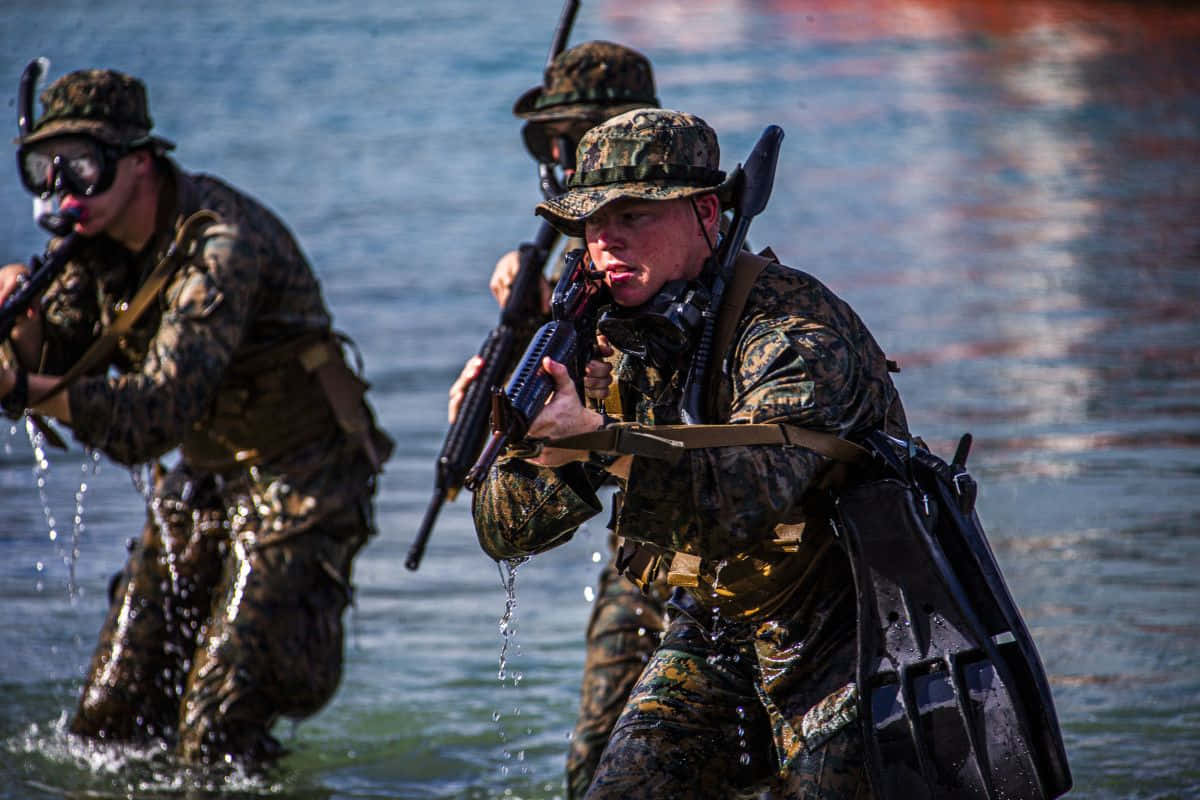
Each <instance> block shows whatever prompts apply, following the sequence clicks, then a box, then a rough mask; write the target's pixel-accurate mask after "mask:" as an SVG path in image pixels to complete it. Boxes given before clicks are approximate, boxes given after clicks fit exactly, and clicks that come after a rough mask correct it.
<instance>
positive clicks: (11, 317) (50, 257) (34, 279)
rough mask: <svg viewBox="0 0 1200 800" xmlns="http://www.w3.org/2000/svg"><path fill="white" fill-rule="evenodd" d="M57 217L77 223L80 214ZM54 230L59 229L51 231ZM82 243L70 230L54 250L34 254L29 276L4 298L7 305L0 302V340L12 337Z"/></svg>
mask: <svg viewBox="0 0 1200 800" xmlns="http://www.w3.org/2000/svg"><path fill="white" fill-rule="evenodd" d="M46 216H49V215H46ZM55 216H59V217H61V218H62V219H69V220H71V221H70V222H68V223H67V224H68V225H73V224H74V219H77V218H78V217H77V215H69V214H67V213H63V214H60V215H55ZM39 222H41V223H42V226H43V227H48V225H47V223H48V222H49V221H48V220H46V219H45V217H43V218H42V219H40V220H39ZM51 232H52V233H54V232H55V231H53V230H51ZM80 244H82V239H81V238H80V236H79V234H78V233H73V232H72V233H68V234H67V236H66V238H64V239H63V240H62V241H61V242H60V243H59V246H58V247H56V248H55V249H54V250H53V251H51V250H50V249H49V248H47V249H46V252H45V253H43V254H42V255H41V256H33V257H32V258H30V259H29V277H28V278H26V279H25V282H24V283H22V284H21V285H20V286H18V287H17V289H16V290H15V291H14V292H13V293H12V294H10V295H9V296H8V297H6V298H5V299H4V304H3V305H0V342H3V341H5V340H7V339H8V337H9V336H10V335H11V334H12V329H13V326H14V325H15V324H16V323H17V320H18V319H20V317H21V315H22V314H24V313H25V311H26V310H28V308H29V307H30V306H31V305H33V302H34V301H35V300H37V299H38V298H39V297H41V296H42V292H44V291H46V288H47V287H48V286H49V285H50V283H51V282H52V281H53V280H54V279H55V278H57V277H58V274H59V273H60V272H62V271H63V268H64V267H65V266H67V262H69V261H70V260H71V258H72V256H74V255H75V252H76V251H77V250H78V249H79V245H80Z"/></svg>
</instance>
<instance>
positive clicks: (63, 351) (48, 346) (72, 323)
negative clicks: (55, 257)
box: [38, 262, 99, 375]
mask: <svg viewBox="0 0 1200 800" xmlns="http://www.w3.org/2000/svg"><path fill="white" fill-rule="evenodd" d="M41 303H42V322H43V324H42V363H41V364H40V365H38V368H39V370H40V371H42V372H44V373H46V374H48V375H61V374H63V373H64V372H66V371H67V370H68V369H69V368H70V367H71V365H72V364H74V363H75V362H76V361H78V360H79V357H80V356H82V355H83V353H84V351H85V350H87V347H88V345H89V344H91V342H92V341H93V340H94V339H95V324H96V323H95V320H96V318H97V316H98V314H99V311H98V310H97V309H96V290H95V286H94V285H93V283H92V281H91V279H90V276H89V275H88V274H87V270H86V269H85V268H84V267H83V266H82V265H80V264H79V263H78V262H71V263H69V264H67V266H66V268H65V269H64V270H63V272H62V274H61V275H59V276H58V277H57V278H55V279H54V281H52V282H51V284H50V286H49V288H48V289H47V290H46V293H45V294H43V295H42V301H41Z"/></svg>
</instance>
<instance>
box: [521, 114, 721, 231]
mask: <svg viewBox="0 0 1200 800" xmlns="http://www.w3.org/2000/svg"><path fill="white" fill-rule="evenodd" d="M575 161H576V169H575V174H573V175H572V176H571V178H570V179H569V180H568V181H567V191H566V192H564V193H563V194H560V195H558V196H557V197H554V198H551V199H549V200H546V201H545V202H543V203H539V204H538V206H537V209H536V213H537V214H539V215H541V216H543V217H545V218H546V219H547V220H549V221H550V223H551V224H552V225H554V226H555V227H556V228H558V229H559V230H560V231H562V232H563V233H565V234H567V235H569V236H582V235H583V221H584V220H585V219H586V218H587V217H588V216H590V215H591V214H593V213H594V212H595V211H596V210H597V209H599V208H600V207H602V206H604V205H606V204H608V203H611V202H612V201H614V200H617V199H621V198H633V199H639V200H670V199H674V198H679V197H691V196H693V195H698V194H704V193H705V192H712V191H715V190H717V189H718V187H719V186H720V185H721V183H722V181H724V180H725V173H724V172H721V170H720V163H721V148H720V145H719V144H718V143H717V134H716V133H715V132H714V131H713V129H712V128H710V127H709V126H708V123H706V122H705V121H704V120H702V119H700V118H699V117H697V116H695V115H694V114H688V113H685V112H682V111H671V110H669V109H659V108H640V109H634V110H633V111H627V112H625V113H624V114H619V115H617V116H615V117H613V118H611V119H608V120H606V121H604V122H603V123H601V124H599V125H597V126H596V127H594V128H592V129H591V130H589V131H588V132H587V133H585V134H584V135H583V138H582V139H580V141H579V147H578V148H576V154H575Z"/></svg>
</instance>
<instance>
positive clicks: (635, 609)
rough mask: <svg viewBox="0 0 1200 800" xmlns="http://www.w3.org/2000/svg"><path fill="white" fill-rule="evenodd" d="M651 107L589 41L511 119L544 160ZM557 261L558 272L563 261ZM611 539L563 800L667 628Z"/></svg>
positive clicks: (618, 49)
mask: <svg viewBox="0 0 1200 800" xmlns="http://www.w3.org/2000/svg"><path fill="white" fill-rule="evenodd" d="M653 105H658V100H657V98H656V97H655V90H654V76H653V71H652V69H651V66H650V62H649V60H647V59H646V57H645V56H643V55H642V54H641V53H638V52H636V51H634V50H631V49H629V48H627V47H623V46H621V45H619V44H614V43H612V42H603V41H591V42H584V43H583V44H579V45H576V46H575V47H572V48H570V49H568V50H565V51H563V52H562V53H561V54H559V56H558V57H557V58H556V59H555V60H554V62H553V63H552V64H550V65H549V66H548V67H547V68H546V72H545V75H544V80H543V82H542V83H541V84H539V85H538V86H535V87H533V88H531V89H529V90H528V91H526V92H525V93H524V94H522V95H521V97H520V98H518V99H517V102H516V103H515V104H514V105H513V114H514V115H516V116H518V117H520V118H522V119H525V120H527V122H526V124H525V126H524V128H523V130H522V136H523V138H524V140H525V145H526V148H527V149H528V150H529V153H530V155H532V156H533V157H534V158H535V159H537V160H538V161H541V162H545V163H549V162H553V160H554V159H553V156H552V153H551V149H550V136H548V135H547V132H546V130H545V125H546V124H547V123H564V122H566V123H574V125H575V127H578V128H580V129H581V130H578V131H572V134H573V136H574V138H575V139H578V137H579V136H580V135H582V133H583V130H585V129H586V128H590V127H591V126H592V125H594V124H596V123H598V122H602V121H603V120H605V119H608V118H609V117H613V116H616V115H617V114H620V113H622V112H625V111H628V110H630V109H633V108H639V107H644V106H653ZM568 138H570V137H568ZM583 246H584V243H583V240H581V239H578V238H570V239H568V240H567V242H566V243H565V245H564V247H563V252H568V251H570V250H574V249H576V248H580V247H583ZM557 263H558V269H561V263H562V261H561V259H559V260H558V262H557ZM557 271H558V270H557V269H556V274H557ZM540 321H544V320H539V322H540ZM531 332H532V331H531ZM609 539H610V541H609V560H608V562H607V563H606V564H605V566H604V568H603V569H602V570H601V572H600V577H599V580H598V581H597V586H596V599H595V601H594V604H593V607H592V614H591V618H590V619H589V621H588V627H587V655H586V658H585V661H584V667H583V679H582V684H581V686H580V699H579V715H578V717H577V719H576V723H575V730H574V732H573V733H572V736H571V745H570V751H569V752H568V755H567V797H568V798H578V797H582V796H583V794H584V792H585V791H587V787H588V784H590V783H591V779H592V773H593V772H594V771H595V769H596V764H598V763H599V761H600V754H601V752H602V751H603V750H604V745H605V743H606V742H607V741H608V737H609V734H610V733H611V732H612V727H613V724H614V723H615V722H616V721H617V716H618V715H619V714H620V713H621V708H622V707H623V706H624V705H625V700H626V698H627V697H628V696H629V690H630V689H631V688H632V687H633V684H634V682H635V681H636V680H637V678H638V676H639V675H641V673H642V669H643V668H644V667H645V665H646V662H647V661H648V660H649V658H650V654H651V653H652V652H653V651H654V649H655V648H656V647H657V646H658V641H659V638H660V636H661V635H662V633H663V631H664V629H665V625H666V608H665V602H666V597H667V593H668V589H667V587H666V584H665V580H659V581H656V582H655V583H653V584H652V585H650V586H648V587H647V590H646V591H645V592H643V591H641V590H640V589H639V588H638V587H637V586H636V585H635V584H633V583H632V582H631V581H629V580H628V579H627V578H624V577H622V576H621V574H620V572H619V571H618V570H617V568H616V565H615V563H614V558H615V554H616V547H615V542H614V541H613V539H614V537H612V536H610V537H609Z"/></svg>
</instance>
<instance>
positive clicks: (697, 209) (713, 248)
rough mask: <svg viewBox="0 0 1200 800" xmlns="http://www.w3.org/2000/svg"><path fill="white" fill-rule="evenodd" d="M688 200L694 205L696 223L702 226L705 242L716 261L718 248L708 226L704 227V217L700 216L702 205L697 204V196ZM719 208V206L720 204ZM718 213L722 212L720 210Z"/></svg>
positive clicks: (693, 211)
mask: <svg viewBox="0 0 1200 800" xmlns="http://www.w3.org/2000/svg"><path fill="white" fill-rule="evenodd" d="M688 202H689V203H690V204H691V206H692V213H693V214H695V215H696V224H697V225H699V226H700V233H701V235H702V236H704V243H705V244H707V245H708V254H709V255H710V256H712V259H713V261H714V262H716V261H717V248H716V245H715V244H714V243H713V240H712V239H710V238H709V236H708V228H706V227H704V217H702V216H700V206H698V205H696V196H695V195H692V196H691V197H689V198H688ZM718 208H719V206H718ZM717 213H720V211H718V212H717Z"/></svg>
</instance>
